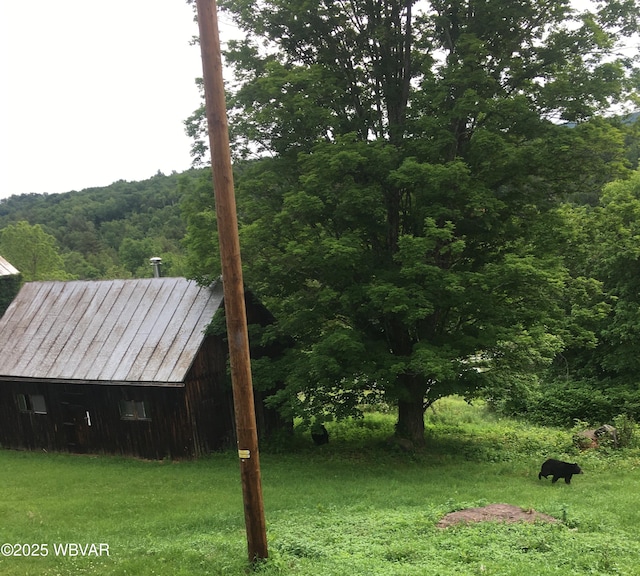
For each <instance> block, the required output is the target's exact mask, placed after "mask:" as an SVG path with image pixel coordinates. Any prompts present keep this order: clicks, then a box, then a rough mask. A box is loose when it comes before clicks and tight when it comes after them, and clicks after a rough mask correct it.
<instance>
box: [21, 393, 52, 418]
mask: <svg viewBox="0 0 640 576" xmlns="http://www.w3.org/2000/svg"><path fill="white" fill-rule="evenodd" d="M18 408H19V409H20V412H33V413H34V414H46V413H47V403H46V402H45V401H44V396H42V395H41V394H18Z"/></svg>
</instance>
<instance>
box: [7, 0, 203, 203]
mask: <svg viewBox="0 0 640 576" xmlns="http://www.w3.org/2000/svg"><path fill="white" fill-rule="evenodd" d="M197 28H198V27H197V24H196V23H195V22H194V21H193V13H192V9H191V7H190V6H188V5H187V4H186V2H185V0H108V1H107V2H96V1H93V0H29V1H28V2H27V1H24V0H0V145H1V147H0V198H4V197H7V196H10V195H12V194H22V193H29V192H38V193H41V192H48V193H54V192H68V191H70V190H81V189H84V188H88V187H93V186H107V185H109V184H111V183H112V182H115V181H116V180H143V179H146V178H149V177H151V176H153V175H154V174H155V173H156V172H157V171H158V170H161V171H162V172H163V173H165V174H169V173H171V172H172V171H173V170H176V171H178V172H180V171H183V170H186V169H187V168H189V166H190V164H191V158H190V155H189V147H190V141H189V139H188V138H187V136H186V135H185V132H184V124H183V122H184V120H185V119H186V118H187V117H188V116H189V115H190V114H191V113H192V112H193V111H194V110H195V109H196V108H197V107H198V106H199V95H198V89H197V87H196V85H195V78H196V77H198V76H202V65H201V59H200V49H199V47H197V46H190V45H189V43H190V40H191V38H192V37H193V36H195V35H197V33H198V29H197Z"/></svg>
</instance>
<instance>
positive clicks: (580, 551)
mask: <svg viewBox="0 0 640 576" xmlns="http://www.w3.org/2000/svg"><path fill="white" fill-rule="evenodd" d="M392 427H393V417H391V416H387V415H381V414H368V415H367V417H366V418H365V420H364V421H363V422H352V423H343V424H339V425H338V424H336V425H334V426H333V427H329V429H330V434H331V442H330V443H329V444H328V445H325V446H321V447H315V446H312V445H311V442H310V440H308V438H305V437H303V436H300V437H298V438H297V439H296V441H295V442H294V445H293V446H290V447H289V448H287V449H284V448H283V447H265V448H264V449H263V453H262V456H261V460H262V462H261V464H262V476H263V489H264V499H265V507H266V517H267V529H268V538H269V552H270V558H269V560H268V561H267V562H265V563H264V564H262V565H260V566H258V567H257V569H256V572H257V573H258V574H266V575H272V574H283V575H285V574H286V575H289V574H291V575H312V574H313V575H323V576H324V575H332V574H335V575H339V576H343V575H344V574H350V575H387V574H389V575H391V574H393V575H404V574H406V575H412V576H413V575H422V574H424V575H449V574H451V575H454V574H455V575H460V576H462V575H472V574H479V575H481V574H482V575H484V574H487V575H490V574H492V575H514V576H515V575H518V576H521V575H522V574H527V573H531V574H536V576H544V575H550V574H562V575H563V576H569V575H576V576H578V575H580V576H582V575H585V574H602V575H612V574H623V575H629V576H632V575H637V574H640V530H638V526H640V450H638V449H637V448H630V449H626V450H622V451H618V452H612V453H610V454H606V453H602V452H600V453H589V454H586V453H585V454H576V453H575V451H574V449H573V447H572V445H571V433H570V432H568V431H563V430H557V429H544V428H537V427H533V426H529V425H526V424H522V423H518V422H513V421H509V420H498V419H496V418H495V417H492V416H491V415H489V414H487V413H486V412H485V410H484V409H483V408H482V407H469V406H467V405H466V404H464V403H463V402H461V401H459V400H456V399H448V400H446V401H441V402H440V403H438V404H436V409H435V412H434V411H429V413H428V415H427V437H428V444H429V446H428V448H427V450H426V451H425V452H424V453H420V454H408V453H403V452H401V451H399V450H397V449H395V448H392V447H390V446H388V445H387V444H386V443H385V438H386V437H388V436H389V435H390V434H391V431H392ZM547 457H559V458H561V459H568V460H570V461H578V462H579V463H580V465H581V466H582V468H583V470H584V472H585V473H584V475H580V476H575V477H574V479H573V481H572V483H571V485H569V486H567V485H565V484H564V482H562V481H560V482H558V483H557V484H555V485H552V484H551V481H550V479H549V480H547V481H545V480H538V478H537V474H538V470H539V467H540V463H541V462H542V461H543V460H544V459H545V458H547ZM0 483H1V485H2V492H1V494H0V545H1V544H5V546H4V547H3V548H2V553H3V555H2V556H0V575H7V576H9V575H11V576H26V575H34V576H35V575H38V576H68V575H74V576H75V575H84V574H100V575H125V574H131V575H134V574H135V575H152V574H167V575H185V576H186V575H189V576H201V575H217V574H220V575H222V574H226V575H242V574H245V573H246V569H247V561H246V555H247V552H246V539H245V532H244V518H243V514H242V495H241V490H240V475H239V467H238V462H237V457H236V456H235V455H234V454H231V453H224V454H215V455H212V456H211V457H208V458H205V459H202V460H199V461H188V462H169V461H165V462H144V461H139V460H131V459H124V458H114V457H94V456H72V455H65V454H44V453H27V452H14V451H7V450H0ZM490 503H506V504H514V505H517V506H521V507H523V508H525V509H530V508H532V509H535V510H536V511H539V512H544V513H547V514H551V515H552V516H555V517H557V518H559V519H560V520H562V522H561V523H559V524H555V525H551V524H535V525H529V524H518V525H514V524H511V525H506V524H496V523H482V524H476V525H469V526H459V527H455V528H448V529H445V530H442V529H439V528H437V527H436V523H437V522H438V520H439V519H440V518H441V517H442V516H443V515H444V514H446V513H447V512H451V511H454V510H458V509H461V508H465V507H469V506H481V505H485V504H490ZM7 544H9V545H12V546H6V545H7ZM15 544H25V545H30V546H24V547H22V548H18V547H16V546H15ZM63 544H67V545H68V544H76V545H82V546H86V545H87V544H95V547H94V548H93V549H92V548H88V549H86V552H89V553H90V555H88V556H82V551H81V549H80V548H79V547H74V546H72V547H71V548H69V547H67V549H66V553H64V554H63V553H62V551H61V549H60V546H61V545H63ZM101 544H102V545H103V546H102V547H100V545H101ZM35 545H38V546H35ZM107 547H108V555H107V554H106V552H107ZM17 552H22V553H23V555H22V556H14V555H13V554H15V553H17ZM35 552H39V553H40V556H33V555H31V556H30V555H29V554H33V553H35ZM45 552H46V556H45V555H43V554H44V553H45ZM100 553H101V555H100ZM6 554H9V555H6Z"/></svg>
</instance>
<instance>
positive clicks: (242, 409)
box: [196, 0, 268, 563]
mask: <svg viewBox="0 0 640 576" xmlns="http://www.w3.org/2000/svg"><path fill="white" fill-rule="evenodd" d="M196 5H197V10H198V26H199V29H200V50H201V52H202V69H203V77H204V93H205V105H206V111H207V124H208V128H209V143H210V148H211V169H212V170H213V186H214V194H215V203H216V217H217V221H218V235H219V238H220V256H221V260H222V284H223V288H224V309H225V317H226V320H227V335H228V339H229V356H230V360H231V380H232V384H233V403H234V407H235V417H236V433H237V436H238V456H239V458H240V475H241V480H242V495H243V499H244V518H245V525H246V530H247V545H248V550H249V561H250V562H252V563H253V562H255V561H256V560H260V559H263V558H267V556H268V551H267V535H266V523H265V517H264V503H263V500H262V484H261V480H260V458H259V454H258V433H257V429H256V413H255V408H254V400H253V384H252V380H251V361H250V356H249V336H248V330H247V315H246V309H245V299H244V282H243V280H242V262H241V259H240V241H239V238H238V216H237V212H236V200H235V193H234V188H233V172H232V168H231V153H230V149H229V126H228V120H227V110H226V102H225V95H224V85H223V79H222V56H221V51H220V36H219V32H218V14H217V10H218V9H217V5H216V1H215V0H197V1H196Z"/></svg>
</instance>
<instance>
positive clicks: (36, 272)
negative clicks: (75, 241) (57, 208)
mask: <svg viewBox="0 0 640 576" xmlns="http://www.w3.org/2000/svg"><path fill="white" fill-rule="evenodd" d="M0 253H1V254H2V255H3V256H6V258H7V260H9V261H11V263H12V264H13V265H14V266H15V267H16V268H18V270H20V272H21V274H22V275H23V277H24V279H25V280H26V281H28V282H29V281H35V280H67V279H68V278H69V275H68V274H67V273H66V272H65V270H64V260H63V259H62V256H61V255H60V252H59V248H58V243H57V242H56V239H55V238H54V237H53V236H51V235H50V234H47V233H46V232H45V231H44V230H43V229H42V226H40V224H35V225H34V226H31V224H29V223H28V222H26V221H24V220H21V221H20V222H17V223H16V224H10V225H9V226H7V227H5V228H3V229H2V231H0Z"/></svg>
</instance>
